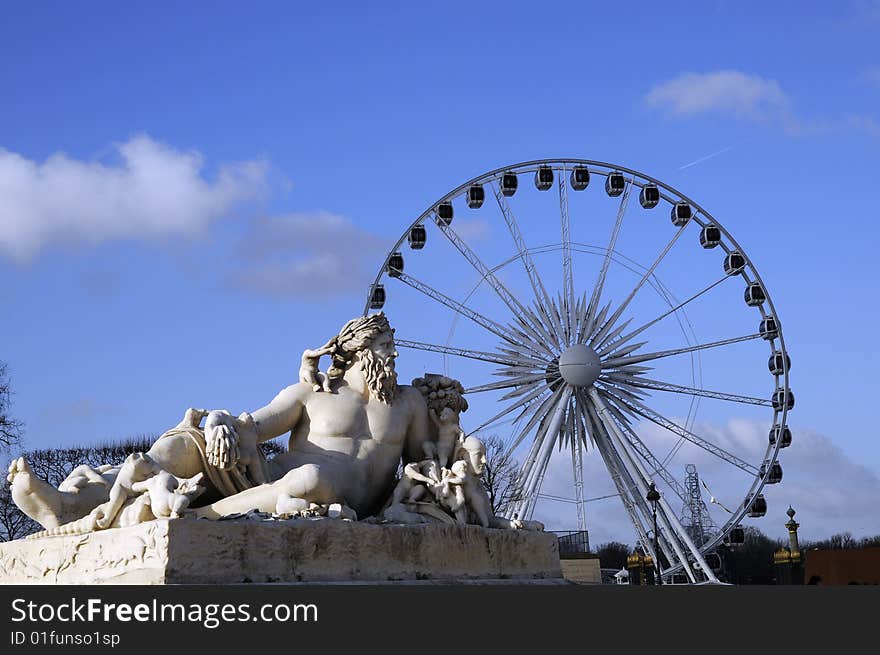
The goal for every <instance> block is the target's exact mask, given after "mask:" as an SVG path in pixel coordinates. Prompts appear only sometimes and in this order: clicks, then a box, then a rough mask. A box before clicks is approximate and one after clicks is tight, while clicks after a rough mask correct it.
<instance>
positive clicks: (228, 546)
mask: <svg viewBox="0 0 880 655" xmlns="http://www.w3.org/2000/svg"><path fill="white" fill-rule="evenodd" d="M412 580H426V581H427V580H436V581H455V580H462V581H464V580H475V581H476V580H487V581H488V580H508V581H509V580H521V581H535V580H546V581H550V580H559V581H561V580H562V573H561V569H560V563H559V551H558V546H557V541H556V537H555V536H554V535H553V534H549V533H544V532H528V531H525V530H487V529H484V528H481V527H478V526H471V525H466V526H460V525H372V524H368V523H356V522H350V521H342V520H333V519H325V520H307V519H295V520H288V521H255V520H246V519H241V520H230V521H206V520H195V519H192V520H188V519H177V520H168V519H160V520H157V521H151V522H149V523H142V524H141V525H137V526H134V527H131V528H113V529H110V530H104V531H101V532H95V533H92V534H87V535H80V536H63V537H48V538H44V539H32V540H18V541H12V542H7V543H3V544H0V584H235V583H295V582H385V581H412Z"/></svg>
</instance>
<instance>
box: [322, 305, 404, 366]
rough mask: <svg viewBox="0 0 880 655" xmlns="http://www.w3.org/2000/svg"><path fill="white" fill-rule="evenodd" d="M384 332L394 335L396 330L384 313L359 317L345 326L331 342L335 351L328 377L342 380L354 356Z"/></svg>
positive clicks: (332, 355)
mask: <svg viewBox="0 0 880 655" xmlns="http://www.w3.org/2000/svg"><path fill="white" fill-rule="evenodd" d="M383 332H391V334H394V328H392V327H391V324H390V323H389V322H388V317H387V316H385V313H384V312H377V313H375V314H369V315H368V316H359V317H357V318H353V319H351V320H350V321H349V322H348V323H346V324H345V325H343V326H342V329H341V330H340V331H339V334H337V335H336V336H335V337H334V338H333V340H332V341H331V346H332V348H333V351H332V352H331V353H330V357H331V359H332V360H333V362H332V364H331V365H330V368H329V369H328V370H327V375H328V376H329V377H330V378H341V377H342V376H343V375H345V371H346V369H348V367H349V366H351V362H352V359H353V358H354V356H355V355H356V354H357V353H359V352H360V351H361V350H363V349H364V348H368V347H369V346H370V344H371V343H372V342H373V339H375V338H376V337H377V336H379V335H380V334H382V333H383Z"/></svg>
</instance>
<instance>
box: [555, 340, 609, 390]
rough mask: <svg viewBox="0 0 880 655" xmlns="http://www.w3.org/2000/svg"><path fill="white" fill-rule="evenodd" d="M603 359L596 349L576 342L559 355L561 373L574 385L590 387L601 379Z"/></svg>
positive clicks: (563, 377)
mask: <svg viewBox="0 0 880 655" xmlns="http://www.w3.org/2000/svg"><path fill="white" fill-rule="evenodd" d="M601 372H602V361H601V360H600V359H599V355H597V354H596V351H595V350H593V349H592V348H590V347H589V346H585V345H584V344H580V343H578V344H575V345H573V346H571V347H569V348H568V349H567V350H566V351H565V352H564V353H562V354H561V355H560V356H559V374H560V375H561V376H562V379H563V380H565V381H566V382H567V383H568V384H570V385H571V386H573V387H588V386H590V385H591V384H593V383H594V382H595V381H596V380H598V379H599V374H600V373H601Z"/></svg>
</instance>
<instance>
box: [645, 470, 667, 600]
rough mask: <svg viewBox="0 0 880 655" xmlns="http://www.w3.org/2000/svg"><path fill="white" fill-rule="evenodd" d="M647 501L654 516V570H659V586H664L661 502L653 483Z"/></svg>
mask: <svg viewBox="0 0 880 655" xmlns="http://www.w3.org/2000/svg"><path fill="white" fill-rule="evenodd" d="M645 499H646V500H647V501H648V502H649V503H651V512H652V514H653V516H654V568H655V569H656V570H657V584H658V585H662V584H663V576H661V575H660V537H659V533H658V532H657V501H658V500H660V492H659V491H657V487H655V486H654V483H653V482H652V483H651V484H650V486H649V488H648V495H647V496H646V497H645Z"/></svg>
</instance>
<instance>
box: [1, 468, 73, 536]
mask: <svg viewBox="0 0 880 655" xmlns="http://www.w3.org/2000/svg"><path fill="white" fill-rule="evenodd" d="M6 479H7V480H8V481H9V484H10V485H11V487H12V500H13V501H15V504H16V505H17V506H18V508H19V509H20V510H21V511H22V512H24V513H25V514H27V515H28V516H29V517H30V518H32V519H33V520H34V521H36V522H37V523H39V524H40V525H42V526H43V527H44V528H46V529H49V528H56V527H58V526H59V525H61V524H62V523H63V522H65V521H63V519H62V516H61V515H62V514H63V505H64V503H63V499H62V495H61V492H60V491H58V490H57V489H56V488H55V487H53V486H52V485H50V484H49V483H48V482H45V481H44V480H41V479H40V478H38V477H37V476H36V475H35V474H34V471H33V469H31V467H30V465H29V464H28V463H27V461H25V458H24V457H19V458H18V459H15V460H13V461H12V464H10V465H9V475H7V476H6Z"/></svg>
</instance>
